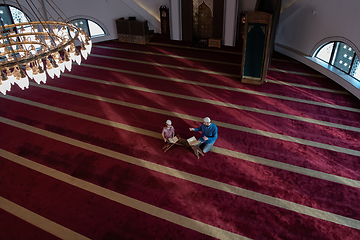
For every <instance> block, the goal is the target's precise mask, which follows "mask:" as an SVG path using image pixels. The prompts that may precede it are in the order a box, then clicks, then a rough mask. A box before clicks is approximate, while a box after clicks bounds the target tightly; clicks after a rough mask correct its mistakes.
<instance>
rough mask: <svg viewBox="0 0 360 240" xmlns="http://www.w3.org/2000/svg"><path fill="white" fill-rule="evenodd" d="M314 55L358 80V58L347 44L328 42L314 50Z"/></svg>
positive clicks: (359, 78)
mask: <svg viewBox="0 0 360 240" xmlns="http://www.w3.org/2000/svg"><path fill="white" fill-rule="evenodd" d="M314 57H316V58H318V59H320V60H322V61H324V62H326V63H328V64H330V65H332V66H334V67H336V68H338V69H340V70H341V71H343V72H345V73H346V74H348V75H350V76H352V77H354V78H356V79H357V80H360V68H359V58H358V56H357V55H356V53H355V51H354V49H352V48H351V47H350V46H349V45H348V44H346V43H343V42H329V43H327V44H325V45H323V46H321V47H320V48H319V49H318V50H317V51H315V54H314Z"/></svg>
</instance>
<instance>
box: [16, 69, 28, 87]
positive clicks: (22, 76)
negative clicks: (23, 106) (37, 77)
mask: <svg viewBox="0 0 360 240" xmlns="http://www.w3.org/2000/svg"><path fill="white" fill-rule="evenodd" d="M16 83H17V85H19V87H20V88H21V90H24V89H25V88H26V89H27V88H29V78H28V76H27V75H26V74H25V73H24V71H23V70H22V69H21V70H20V79H19V80H16Z"/></svg>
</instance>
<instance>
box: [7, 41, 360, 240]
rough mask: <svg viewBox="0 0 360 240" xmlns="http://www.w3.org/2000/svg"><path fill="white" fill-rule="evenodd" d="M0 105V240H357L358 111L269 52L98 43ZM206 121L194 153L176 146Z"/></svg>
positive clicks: (334, 88) (328, 85)
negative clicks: (259, 63)
mask: <svg viewBox="0 0 360 240" xmlns="http://www.w3.org/2000/svg"><path fill="white" fill-rule="evenodd" d="M92 53H93V54H92V55H90V56H89V58H88V60H87V61H84V62H83V63H82V64H81V65H80V66H73V70H72V72H71V73H69V72H67V73H66V74H63V75H62V77H61V78H60V79H54V80H51V79H48V82H47V84H46V85H43V84H42V85H37V84H35V83H34V84H31V85H30V88H29V89H28V90H26V91H21V90H20V89H16V87H15V86H14V87H13V90H12V91H11V92H10V93H9V94H8V95H6V96H1V98H0V136H1V138H0V176H1V178H0V224H1V226H3V227H2V228H1V229H0V239H40V240H42V239H106V240H112V239H354V240H355V239H360V207H359V204H358V203H359V200H360V144H359V141H360V140H359V139H360V108H359V100H358V99H356V98H355V97H353V96H352V95H350V94H349V93H347V92H346V91H344V89H342V88H341V87H340V86H338V85H337V84H336V83H334V82H333V81H331V80H330V79H327V78H325V77H324V76H322V75H320V74H318V73H317V72H315V71H314V70H312V69H309V68H308V67H306V66H304V65H302V64H300V63H298V62H295V61H294V60H291V59H289V58H287V57H286V56H283V55H281V54H279V53H274V56H273V59H272V61H271V64H270V68H269V71H268V74H267V77H266V78H267V81H266V83H264V84H263V85H261V86H255V85H247V84H242V83H240V80H239V74H240V64H239V63H240V61H241V56H240V55H237V54H233V53H231V52H228V53H226V52H207V51H202V50H191V49H180V48H172V47H165V46H156V45H136V44H127V43H119V42H117V41H108V42H102V43H98V44H95V45H94V47H93V51H92ZM205 116H209V117H210V118H211V119H212V120H213V122H214V123H215V124H216V125H217V126H218V128H219V138H218V140H217V141H216V143H215V145H214V147H213V148H212V149H211V151H210V152H209V153H207V154H205V156H203V157H200V159H197V158H196V157H195V155H194V154H193V152H192V151H191V149H189V148H184V147H180V146H174V147H172V148H171V149H170V150H169V151H167V152H166V153H163V152H162V150H161V148H162V146H163V145H164V143H163V141H162V137H161V134H160V132H161V129H162V127H163V126H164V124H165V121H166V120H167V119H171V120H172V122H173V125H174V127H175V131H176V133H177V134H179V135H180V136H181V137H183V138H189V137H191V136H193V135H195V136H196V137H199V136H200V134H199V133H194V132H189V130H188V128H189V127H196V126H199V125H200V124H201V122H202V119H203V117H205Z"/></svg>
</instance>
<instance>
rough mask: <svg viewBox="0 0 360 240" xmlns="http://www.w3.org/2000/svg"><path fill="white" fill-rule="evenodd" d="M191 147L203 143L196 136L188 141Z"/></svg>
mask: <svg viewBox="0 0 360 240" xmlns="http://www.w3.org/2000/svg"><path fill="white" fill-rule="evenodd" d="M187 141H188V143H189V145H190V146H195V145H198V144H199V143H201V141H198V140H197V139H196V138H195V137H194V136H193V137H191V138H188V139H187Z"/></svg>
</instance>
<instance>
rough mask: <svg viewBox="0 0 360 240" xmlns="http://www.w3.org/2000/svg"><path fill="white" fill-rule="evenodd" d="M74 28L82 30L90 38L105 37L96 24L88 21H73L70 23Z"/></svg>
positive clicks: (82, 19)
mask: <svg viewBox="0 0 360 240" xmlns="http://www.w3.org/2000/svg"><path fill="white" fill-rule="evenodd" d="M71 22H72V23H74V24H75V26H77V27H79V28H82V29H84V30H85V31H86V32H87V34H88V35H89V36H90V37H91V38H96V37H102V36H105V35H106V34H105V31H104V29H103V28H102V27H101V26H100V25H99V24H97V23H96V22H94V21H92V20H90V19H84V18H81V19H75V20H72V21H71Z"/></svg>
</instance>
